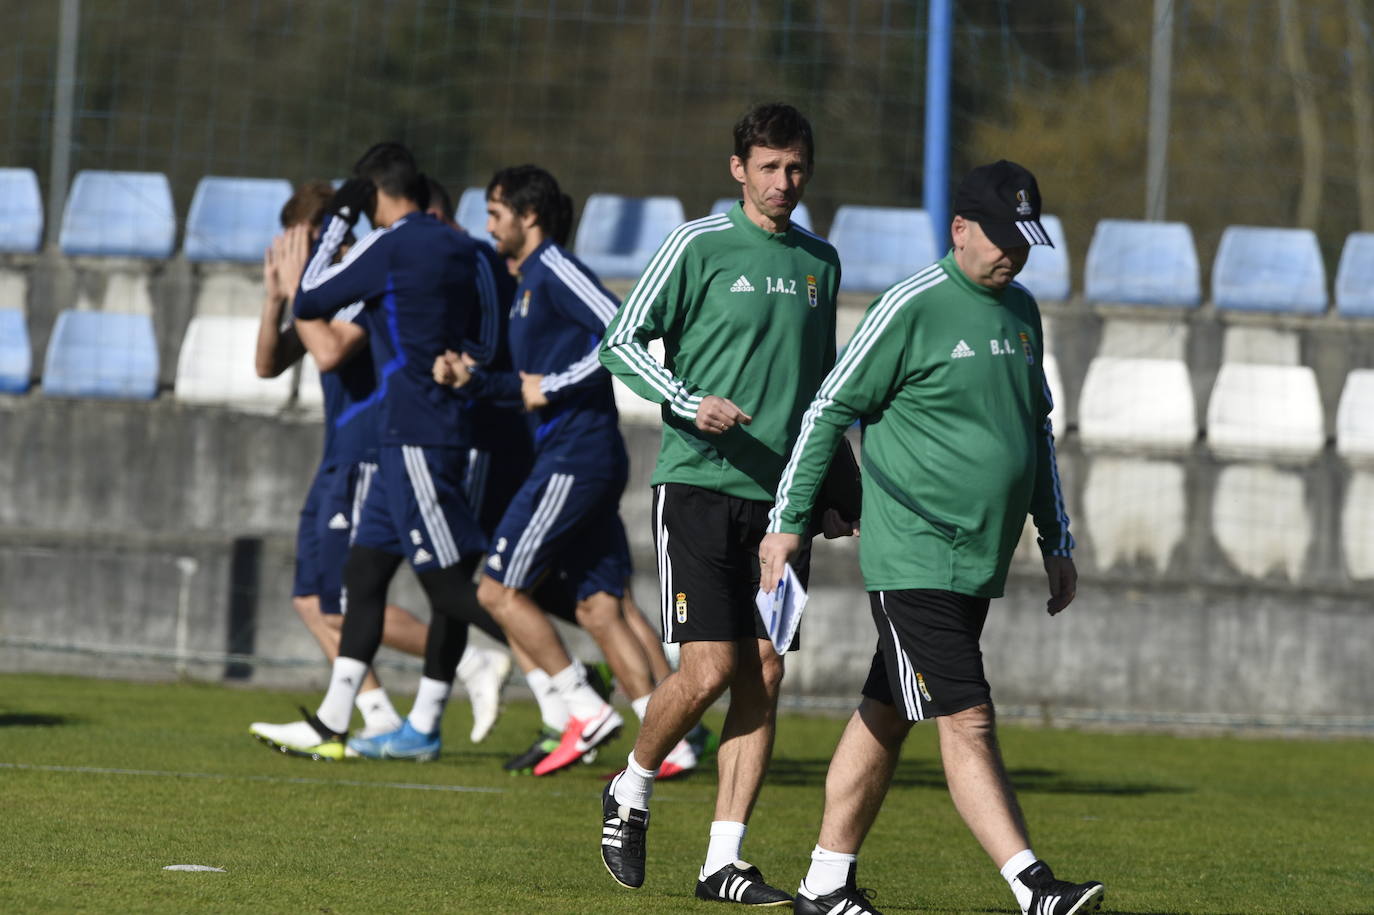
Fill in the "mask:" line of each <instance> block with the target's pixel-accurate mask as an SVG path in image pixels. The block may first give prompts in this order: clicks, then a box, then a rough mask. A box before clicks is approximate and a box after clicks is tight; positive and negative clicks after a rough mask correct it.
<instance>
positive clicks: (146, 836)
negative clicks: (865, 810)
mask: <svg viewBox="0 0 1374 915" xmlns="http://www.w3.org/2000/svg"><path fill="white" fill-rule="evenodd" d="M0 697H3V698H0V779H3V782H4V794H3V798H4V803H3V805H2V808H3V811H4V817H5V829H4V831H3V833H0V860H3V861H4V862H5V867H4V868H3V869H0V910H3V911H23V912H81V911H90V912H109V911H139V912H184V911H192V910H201V911H207V910H208V911H216V912H230V911H295V912H299V911H317V912H352V911H453V912H462V911H481V912H505V913H528V912H554V913H618V912H621V913H641V912H655V913H658V912H701V911H703V907H702V904H701V903H699V902H697V901H695V900H694V899H693V898H692V889H693V886H694V881H695V876H696V870H697V868H698V866H699V865H700V858H701V856H702V855H703V854H704V850H705V838H706V831H707V825H708V823H709V821H710V819H711V817H712V799H713V796H714V789H715V778H714V774H713V773H711V772H706V773H698V774H696V775H694V776H692V777H690V778H688V779H686V780H684V781H681V782H676V783H665V784H662V785H660V786H659V787H658V790H657V791H656V793H655V798H654V821H653V828H652V830H651V832H650V836H649V862H648V863H649V879H648V883H647V885H646V886H645V888H644V889H643V890H640V891H638V892H634V893H632V892H629V891H626V890H622V889H620V888H619V887H616V886H615V885H614V884H613V883H612V881H611V880H610V878H609V877H608V876H607V875H606V874H605V873H604V871H603V869H602V867H601V864H600V862H599V861H598V859H597V839H598V836H599V824H598V818H599V813H598V811H599V804H598V795H599V792H600V790H601V787H602V785H603V784H604V783H603V782H602V780H601V776H602V775H603V774H605V773H607V772H609V771H611V770H612V769H613V768H615V767H616V765H617V764H618V762H619V759H620V758H621V757H622V754H624V753H625V752H627V750H628V741H626V740H621V741H620V742H618V743H616V744H615V745H613V747H612V748H611V749H610V750H609V751H608V752H607V753H606V755H605V757H604V758H603V759H602V760H601V761H600V762H598V763H597V764H596V765H594V766H590V767H579V768H578V770H577V771H573V772H569V773H566V774H562V775H558V776H554V777H550V778H547V779H538V780H536V779H532V778H528V777H523V778H520V777H512V776H509V775H507V774H506V773H504V772H502V771H501V769H500V765H499V763H500V761H501V760H502V759H504V758H505V757H506V756H508V755H509V754H512V753H514V752H516V751H517V750H520V749H523V748H524V746H525V745H526V744H527V742H528V739H529V737H530V735H531V734H532V733H533V731H534V729H535V726H536V721H537V716H536V714H535V712H534V710H533V708H532V707H531V706H527V705H524V704H521V703H516V704H513V705H512V706H511V707H510V708H509V709H508V710H507V712H506V716H505V717H504V718H503V719H502V721H501V722H500V724H499V725H498V726H497V729H496V731H495V732H494V734H493V735H492V737H491V738H489V741H488V742H487V743H484V744H482V745H481V746H479V747H472V746H470V745H468V744H467V743H466V742H465V741H463V740H461V739H460V736H459V735H463V734H465V733H466V729H467V714H466V709H464V708H463V707H462V702H461V700H458V701H456V702H455V703H454V707H453V708H452V709H451V711H450V713H449V716H448V728H447V732H448V734H449V735H450V738H451V742H450V743H449V744H448V745H447V747H446V753H445V755H444V756H443V757H441V758H440V760H439V761H437V762H435V763H430V764H421V765H415V764H410V763H399V762H398V763H370V762H363V761H350V762H345V763H311V762H308V761H306V760H301V759H294V758H290V757H285V756H282V755H281V754H279V753H275V752H271V751H269V750H267V749H266V748H265V747H264V746H263V745H261V744H258V743H256V742H254V741H253V740H252V739H251V738H250V737H249V736H248V734H247V726H248V723H249V722H250V721H252V720H254V719H267V720H289V719H290V718H291V717H293V716H294V714H295V706H296V705H297V704H299V703H303V702H304V703H309V702H311V701H312V700H313V699H314V698H315V697H313V696H306V695H301V694H295V695H287V694H280V693H272V692H259V691H251V690H242V689H226V688H223V687H219V686H211V685H198V684H132V683H118V682H110V681H96V680H84V679H76V678H61V677H49V676H36V675H27V676H20V675H7V676H0ZM709 723H711V724H712V725H714V726H717V727H718V726H719V723H720V722H719V715H718V714H715V713H713V714H712V715H711V716H710V719H709ZM842 725H843V722H842V721H840V720H838V719H834V718H820V717H803V716H797V715H787V716H784V719H783V721H782V724H781V728H780V732H779V738H778V744H777V751H776V754H775V759H774V764H773V768H772V771H771V774H770V777H769V781H768V783H767V784H766V786H765V789H764V792H763V796H762V798H761V799H760V802H759V806H758V809H757V811H756V814H755V816H754V820H753V823H752V824H751V826H750V832H749V836H748V838H747V839H746V842H745V855H746V857H748V858H749V859H750V860H751V861H753V862H754V863H756V864H758V865H759V866H760V867H761V868H762V869H763V871H764V873H765V874H768V875H770V876H772V878H773V879H775V880H776V881H778V882H779V883H780V884H781V885H782V886H784V887H786V888H789V889H790V888H792V887H794V886H795V885H796V883H797V882H798V881H799V880H800V878H801V877H802V875H803V874H804V873H805V869H806V866H807V860H808V854H809V852H810V850H811V847H812V845H813V844H814V843H815V839H816V831H817V828H818V826H819V819H820V812H821V802H822V792H823V784H824V780H825V773H826V768H827V765H828V761H829V755H830V752H831V750H832V749H833V747H834V744H835V741H836V739H837V738H838V735H839V732H840V729H841V727H842ZM1002 736H1003V741H1002V742H1003V749H1004V753H1005V755H1006V758H1007V761H1008V766H1009V768H1010V770H1011V774H1012V778H1013V780H1014V781H1015V782H1016V784H1017V785H1018V787H1019V790H1020V797H1021V801H1022V804H1023V806H1024V807H1025V810H1026V814H1027V817H1028V819H1029V821H1030V823H1031V827H1032V829H1033V831H1034V834H1035V836H1036V840H1035V848H1036V850H1037V851H1038V853H1040V854H1041V855H1043V856H1044V857H1046V858H1047V859H1048V860H1049V861H1050V862H1051V863H1052V864H1054V865H1055V866H1056V867H1057V868H1058V869H1059V871H1060V872H1061V875H1062V876H1064V877H1067V878H1071V879H1090V878H1091V879H1100V880H1102V881H1103V882H1105V883H1106V884H1107V886H1108V897H1107V900H1108V907H1107V909H1108V911H1117V912H1135V913H1147V912H1153V913H1163V912H1169V913H1194V915H1204V913H1206V915H1222V913H1235V912H1246V913H1274V915H1278V913H1293V912H1314V911H1320V912H1330V913H1356V912H1368V911H1369V902H1368V900H1369V898H1370V895H1371V893H1374V876H1371V872H1370V869H1369V867H1368V850H1367V849H1366V848H1364V847H1363V843H1362V842H1361V841H1360V840H1359V837H1360V836H1363V835H1365V834H1366V832H1367V825H1368V819H1369V814H1370V810H1369V801H1368V785H1367V781H1368V757H1369V746H1368V744H1365V743H1355V742H1349V743H1342V742H1313V741H1301V742H1300V741H1276V740H1241V739H1212V738H1209V739H1202V738H1198V739H1180V738H1174V737H1162V736H1138V735H1109V734H1091V733H1075V732H1067V731H1047V730H1028V729H1023V728H1016V727H1010V728H1004V730H1003V735H1002ZM469 789H470V790H469ZM169 864H205V865H212V866H215V867H221V868H224V870H225V871H226V873H222V874H221V873H178V872H171V871H165V870H163V867H164V866H165V865H169ZM860 878H861V883H864V884H867V885H871V886H874V887H875V888H877V890H878V891H879V893H880V895H879V897H878V899H877V902H878V904H879V905H881V906H882V908H883V910H884V911H888V912H902V911H922V912H944V913H982V912H1007V911H1012V909H1011V897H1010V894H1009V893H1008V892H1007V889H1006V886H1005V884H1004V883H1003V882H1002V880H1001V878H1000V877H999V876H998V875H997V871H996V869H995V868H994V867H993V866H992V865H991V864H990V863H989V862H988V861H987V860H986V859H985V858H984V857H983V854H982V852H981V851H980V850H979V849H978V847H977V845H976V844H975V843H974V841H973V839H972V838H971V837H970V836H969V834H968V833H967V831H966V830H965V829H964V828H963V826H962V824H961V823H960V821H959V819H958V817H957V815H956V814H955V813H954V811H953V809H952V806H951V804H950V802H949V798H948V795H947V794H946V793H945V790H944V778H943V775H942V772H941V768H940V764H939V762H938V756H937V753H936V746H935V731H934V728H933V727H929V726H924V727H918V728H917V729H916V731H915V732H914V733H913V735H912V737H911V739H910V741H909V744H908V748H907V752H906V758H905V760H904V761H903V763H902V764H901V766H900V767H899V769H898V772H897V776H896V779H895V784H894V787H893V790H892V793H891V794H890V795H889V797H888V801H887V804H886V806H885V807H884V811H883V814H882V816H881V817H880V818H879V821H878V825H877V827H876V829H875V831H874V833H873V835H872V836H871V837H870V839H869V842H868V844H867V845H866V846H865V848H864V851H863V855H862V860H861V870H860Z"/></svg>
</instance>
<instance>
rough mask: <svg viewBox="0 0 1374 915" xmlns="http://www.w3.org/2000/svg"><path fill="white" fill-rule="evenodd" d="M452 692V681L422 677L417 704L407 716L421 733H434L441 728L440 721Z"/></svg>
mask: <svg viewBox="0 0 1374 915" xmlns="http://www.w3.org/2000/svg"><path fill="white" fill-rule="evenodd" d="M451 692H453V684H452V683H446V682H444V681H443V680H431V679H430V678H429V677H421V678H420V686H419V688H418V689H416V690H415V704H414V705H412V706H411V707H410V714H409V715H407V716H406V720H407V721H409V722H410V726H411V727H413V728H414V729H415V730H417V731H419V732H420V733H421V734H433V733H434V732H435V731H437V730H439V722H440V721H442V720H443V718H444V705H445V704H446V703H447V702H448V695H449V693H451Z"/></svg>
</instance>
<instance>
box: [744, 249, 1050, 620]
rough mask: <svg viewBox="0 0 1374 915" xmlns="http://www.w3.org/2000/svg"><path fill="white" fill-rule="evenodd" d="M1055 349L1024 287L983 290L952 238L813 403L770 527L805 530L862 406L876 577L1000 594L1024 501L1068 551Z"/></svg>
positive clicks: (870, 579) (864, 542)
mask: <svg viewBox="0 0 1374 915" xmlns="http://www.w3.org/2000/svg"><path fill="white" fill-rule="evenodd" d="M1043 361H1044V343H1043V339H1042V335H1041V326H1040V312H1039V309H1038V308H1037V307H1036V304H1035V299H1033V298H1032V297H1031V295H1030V293H1029V292H1027V291H1026V290H1025V289H1024V288H1023V287H1021V286H1018V285H1015V284H1013V285H1011V286H1009V287H1008V288H1006V289H1004V290H1002V291H1001V292H994V291H992V290H989V289H985V288H983V287H981V286H979V285H977V284H976V283H974V282H973V281H972V280H970V279H969V278H968V277H967V276H966V275H965V274H964V273H963V271H962V270H960V269H959V266H958V264H956V263H955V260H954V256H953V253H950V254H948V255H946V256H945V257H943V258H942V259H941V260H939V261H938V262H936V263H935V264H932V265H931V266H929V267H927V268H926V269H925V270H922V271H921V272H919V273H917V274H915V275H914V276H911V277H909V278H908V279H906V280H903V281H902V282H900V283H898V284H896V285H895V286H893V287H892V288H890V289H888V290H887V291H886V292H884V293H883V294H882V295H881V296H879V297H878V299H876V300H875V301H874V302H873V303H872V304H871V305H870V306H869V307H868V311H867V312H866V313H865V314H864V318H863V320H862V322H860V324H859V326H858V328H857V329H856V330H855V331H854V336H853V338H852V339H851V340H850V341H849V343H848V345H847V346H846V347H845V351H844V352H843V353H842V354H841V356H840V359H839V361H838V362H837V363H836V364H835V367H834V369H833V370H832V371H831V372H830V374H829V375H828V376H827V377H826V379H825V380H824V381H823V382H822V383H821V386H820V390H818V391H817V392H816V397H815V399H814V400H813V401H812V402H811V405H810V407H808V408H807V411H806V414H805V417H804V418H803V420H802V429H801V433H800V435H799V436H798V438H797V442H796V445H795V446H794V447H793V449H792V454H791V456H790V458H789V460H788V463H787V466H786V469H785V470H784V471H783V476H782V480H781V481H780V482H779V484H778V490H777V498H776V501H775V504H774V506H773V510H772V512H771V514H770V516H769V522H770V526H769V529H770V530H772V531H784V532H791V533H801V532H802V531H803V530H804V529H805V527H806V524H807V520H808V519H809V516H810V511H811V507H812V504H813V502H814V500H815V498H816V493H817V490H818V488H819V486H820V482H821V479H822V477H823V476H824V474H825V469H826V465H827V464H828V462H829V460H830V455H831V454H832V453H833V451H834V448H835V444H836V442H837V441H838V439H839V437H840V435H841V434H842V433H843V432H844V430H845V429H846V428H848V426H849V425H850V424H851V423H852V422H853V421H854V420H855V418H856V417H862V418H863V423H864V435H863V455H862V461H863V471H864V477H865V482H864V496H863V536H862V539H861V540H860V543H859V563H860V566H861V568H862V570H863V576H864V583H865V586H866V587H867V588H868V590H870V591H888V590H899V589H904V588H938V589H942V590H947V591H954V592H957V593H960V594H968V595H972V596H975V597H1000V596H1001V595H1002V590H1003V587H1004V585H1005V583H1006V577H1007V567H1008V566H1009V565H1010V563H1011V557H1012V553H1013V551H1014V550H1015V549H1016V544H1017V541H1018V540H1019V539H1020V536H1021V531H1022V528H1023V527H1024V525H1025V520H1026V515H1027V513H1028V512H1029V513H1030V514H1031V515H1032V516H1033V518H1034V520H1035V525H1036V529H1037V531H1038V532H1039V534H1040V546H1041V550H1042V551H1043V552H1045V553H1046V554H1047V555H1050V554H1053V555H1058V556H1068V555H1070V552H1071V550H1072V548H1073V538H1072V536H1070V534H1069V518H1068V515H1067V514H1066V513H1065V511H1064V499H1063V494H1062V492H1061V491H1060V486H1059V475H1058V471H1057V469H1056V466H1055V458H1054V432H1053V429H1052V428H1051V426H1050V420H1049V414H1050V407H1051V400H1050V392H1049V387H1048V385H1047V384H1046V382H1045V373H1044V368H1043Z"/></svg>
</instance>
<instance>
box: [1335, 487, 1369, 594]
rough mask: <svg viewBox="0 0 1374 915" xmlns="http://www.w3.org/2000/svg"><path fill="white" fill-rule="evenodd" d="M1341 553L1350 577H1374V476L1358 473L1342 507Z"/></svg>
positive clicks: (1359, 578) (1364, 578) (1360, 578)
mask: <svg viewBox="0 0 1374 915" xmlns="http://www.w3.org/2000/svg"><path fill="white" fill-rule="evenodd" d="M1341 552H1342V553H1343V554H1344V556H1345V570H1346V572H1347V573H1348V574H1349V575H1350V577H1351V578H1354V579H1356V580H1368V579H1371V578H1374V473H1371V472H1369V471H1359V470H1357V471H1355V472H1354V473H1352V474H1351V475H1350V484H1349V486H1347V488H1346V491H1345V500H1344V504H1343V505H1342V506H1341Z"/></svg>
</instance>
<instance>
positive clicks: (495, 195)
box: [487, 187, 525, 257]
mask: <svg viewBox="0 0 1374 915" xmlns="http://www.w3.org/2000/svg"><path fill="white" fill-rule="evenodd" d="M487 234H488V235H490V236H491V238H492V241H493V242H495V244H496V252H497V253H498V254H500V255H501V256H502V257H519V256H520V253H521V252H522V251H523V250H524V249H525V223H524V220H522V219H521V218H520V216H519V214H517V213H516V212H515V211H514V210H512V209H511V208H510V207H509V206H508V205H507V204H506V202H505V201H504V200H502V199H501V188H499V187H497V188H493V189H492V192H491V194H490V195H489V196H488V197H487Z"/></svg>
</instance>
